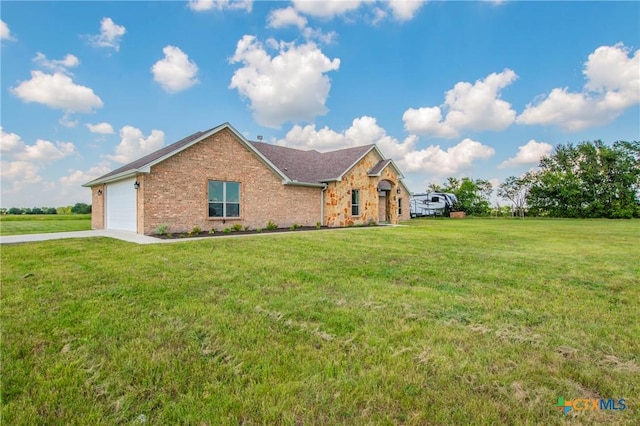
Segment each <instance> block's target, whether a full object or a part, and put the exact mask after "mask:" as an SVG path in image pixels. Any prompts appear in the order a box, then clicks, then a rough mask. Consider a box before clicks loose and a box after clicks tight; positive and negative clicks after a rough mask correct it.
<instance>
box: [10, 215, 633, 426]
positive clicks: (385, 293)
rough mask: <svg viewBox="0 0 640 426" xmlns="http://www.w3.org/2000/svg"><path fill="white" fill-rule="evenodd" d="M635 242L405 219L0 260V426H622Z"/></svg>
mask: <svg viewBox="0 0 640 426" xmlns="http://www.w3.org/2000/svg"><path fill="white" fill-rule="evenodd" d="M3 226H4V225H3ZM639 237H640V227H639V222H638V221H611V220H589V221H576V220H488V219H487V220H478V219H475V220H474V219H468V220H447V219H440V220H433V219H424V220H423V219H416V220H413V221H411V222H410V225H409V226H403V227H393V228H390V227H374V228H353V229H345V230H338V231H327V232H310V233H290V234H274V235H271V236H261V237H247V238H237V239H228V238H212V239H205V240H198V241H189V242H183V243H180V244H159V245H147V246H139V245H135V244H129V243H125V242H122V241H117V240H112V239H108V238H94V239H86V240H59V241H47V242H41V243H29V244H21V245H9V246H3V247H2V250H1V260H2V265H1V266H2V268H1V277H2V309H1V316H0V320H1V331H2V345H1V355H2V390H1V391H2V392H1V397H2V412H1V414H2V423H3V424H135V423H138V424H141V423H143V422H146V423H148V424H154V425H156V424H157V425H165V424H195V425H220V424H234V425H235V424H327V425H329V424H348V425H353V424H411V425H424V424H434V425H440V424H452V425H454V424H455V425H461V424H518V425H519V424H545V425H549V424H551V425H553V424H558V425H560V424H565V423H566V421H569V422H570V423H572V424H605V423H606V424H629V425H632V424H638V423H640V415H639V412H638V401H639V400H638V395H640V346H639V345H638V341H639V340H640V322H639V321H638V314H639V310H638V309H639V308H638V307H639V306H640V285H639V284H640V279H639V277H640V262H638V259H640V244H638V241H639ZM559 397H564V398H565V400H572V399H576V398H588V399H596V398H597V399H599V398H604V399H609V398H611V399H615V400H616V401H617V400H619V399H620V398H624V399H625V401H626V406H627V409H626V410H624V411H598V412H594V411H578V410H572V411H570V412H569V413H568V414H566V415H565V414H562V413H561V412H560V411H559V410H558V409H557V408H556V407H554V405H555V404H557V401H558V398H559Z"/></svg>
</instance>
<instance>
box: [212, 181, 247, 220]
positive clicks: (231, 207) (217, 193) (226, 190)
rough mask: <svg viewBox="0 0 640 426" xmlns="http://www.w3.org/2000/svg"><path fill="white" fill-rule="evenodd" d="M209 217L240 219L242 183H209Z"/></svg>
mask: <svg viewBox="0 0 640 426" xmlns="http://www.w3.org/2000/svg"><path fill="white" fill-rule="evenodd" d="M209 217H220V218H227V217H240V182H223V181H218V180H210V181H209Z"/></svg>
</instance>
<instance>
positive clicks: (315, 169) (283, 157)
mask: <svg viewBox="0 0 640 426" xmlns="http://www.w3.org/2000/svg"><path fill="white" fill-rule="evenodd" d="M225 128H227V129H229V130H230V131H231V132H233V133H234V134H235V135H236V136H237V137H238V139H239V140H240V142H241V143H242V144H243V145H245V146H246V147H247V149H249V150H250V151H252V152H253V153H254V154H256V156H258V158H260V159H261V160H262V161H263V162H264V163H265V164H266V165H267V166H268V167H269V168H271V169H272V170H273V171H274V173H276V174H277V175H279V176H280V177H281V178H282V180H283V183H284V184H290V185H310V186H322V184H323V183H324V182H330V181H339V180H341V179H342V176H343V175H344V174H345V173H346V172H348V171H349V170H350V169H351V168H352V167H353V166H354V165H355V164H356V163H357V162H358V161H360V160H361V159H362V158H363V157H364V156H365V155H367V154H368V153H369V152H370V151H372V150H375V151H376V152H378V154H379V155H380V157H381V158H382V157H383V156H382V153H381V152H380V151H379V150H378V148H377V147H376V146H375V145H363V146H357V147H353V148H346V149H340V150H337V151H330V152H324V153H321V152H318V151H316V150H311V151H303V150H300V149H294V148H286V147H283V146H278V145H271V144H268V143H264V142H251V141H248V140H246V139H245V138H244V137H243V136H242V135H241V134H240V133H239V132H238V131H237V130H235V129H234V128H233V127H232V126H231V125H230V124H229V123H224V124H222V125H220V126H217V127H213V128H211V129H209V130H205V131H202V132H196V133H194V134H192V135H189V136H187V137H186V138H184V139H181V140H179V141H177V142H175V143H172V144H171V145H167V146H165V147H164V148H161V149H159V150H157V151H155V152H152V153H151V154H148V155H145V156H144V157H142V158H139V159H137V160H135V161H133V162H131V163H129V164H126V165H124V166H122V167H120V168H118V169H115V170H113V171H111V172H109V173H107V174H105V175H103V176H101V177H99V178H97V179H94V180H92V181H91V182H88V183H86V184H84V185H83V186H85V187H91V186H94V185H99V184H103V183H108V182H113V181H117V180H120V179H124V178H127V177H131V176H135V175H137V174H139V173H149V172H150V171H151V166H153V165H155V164H158V163H159V162H161V161H163V160H165V159H167V158H169V157H171V156H173V155H175V154H177V153H178V152H180V151H183V150H185V149H187V148H189V147H190V146H192V145H195V144H196V143H198V142H200V141H202V140H204V139H205V138H207V137H209V136H211V135H212V134H215V133H217V132H219V131H221V130H223V129H225ZM389 164H393V166H394V168H395V169H396V170H397V172H398V174H399V176H400V177H402V173H400V170H398V168H397V167H396V166H395V164H394V163H393V161H392V160H381V161H380V162H379V163H378V164H376V166H374V167H373V168H372V169H371V170H370V171H369V175H370V176H380V173H381V172H382V170H384V168H385V167H387V166H388V165H389Z"/></svg>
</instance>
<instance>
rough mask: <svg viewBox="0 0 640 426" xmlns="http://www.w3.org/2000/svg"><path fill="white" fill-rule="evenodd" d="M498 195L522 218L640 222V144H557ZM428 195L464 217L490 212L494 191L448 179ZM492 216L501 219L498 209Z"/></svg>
mask: <svg viewBox="0 0 640 426" xmlns="http://www.w3.org/2000/svg"><path fill="white" fill-rule="evenodd" d="M497 189H498V196H499V197H501V198H502V199H504V200H508V201H509V202H511V203H512V205H513V207H512V208H513V211H515V213H516V214H517V215H518V216H521V217H524V216H525V214H526V215H530V216H547V217H566V218H612V219H615V218H633V217H640V142H638V141H633V142H626V141H618V142H615V143H614V144H613V145H611V146H609V145H606V144H605V143H603V142H602V141H600V140H596V141H585V142H581V143H579V144H577V145H573V144H566V145H563V144H560V145H558V146H556V147H555V148H554V150H553V152H552V153H551V154H550V155H548V156H546V157H543V158H542V159H541V160H540V164H539V166H538V169H537V170H536V171H531V172H528V173H526V174H524V175H523V176H520V177H518V176H510V177H508V178H507V179H506V180H505V181H504V182H503V183H502V184H500V185H499V186H498V188H497ZM427 190H428V191H442V192H450V193H453V194H455V195H456V197H458V206H457V209H458V210H461V211H464V212H466V213H467V214H469V215H474V216H487V215H489V214H491V212H492V208H491V207H490V202H489V198H490V196H491V193H492V192H493V187H492V185H491V183H489V182H488V181H486V180H481V179H479V180H472V179H470V178H467V177H465V178H462V179H456V178H448V179H447V182H446V183H444V184H443V185H437V184H436V185H430V186H429V188H428V189H427ZM493 210H494V211H496V212H502V213H504V208H503V207H502V208H501V207H500V206H498V208H497V210H496V209H493Z"/></svg>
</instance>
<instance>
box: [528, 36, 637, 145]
mask: <svg viewBox="0 0 640 426" xmlns="http://www.w3.org/2000/svg"><path fill="white" fill-rule="evenodd" d="M639 69H640V50H636V51H635V52H633V53H632V52H631V50H630V49H629V48H627V47H625V46H624V45H623V44H621V43H618V44H616V45H615V46H600V47H598V48H597V49H596V50H595V51H594V52H593V53H592V54H590V55H589V58H588V59H587V62H586V63H585V68H584V71H583V74H584V75H585V78H586V83H585V85H584V88H583V90H582V92H580V93H575V92H570V91H569V90H568V89H567V88H566V87H565V88H555V89H553V90H552V91H551V93H549V95H548V96H547V97H546V98H545V97H543V98H542V100H541V101H539V102H537V103H531V104H528V105H527V107H526V109H525V110H524V111H523V112H522V114H520V115H519V116H518V118H517V123H519V124H530V125H531V124H540V125H554V126H558V127H560V128H561V129H563V130H565V131H570V132H575V131H580V130H583V129H586V128H589V127H594V126H599V125H603V124H607V123H610V122H612V121H613V120H615V119H616V118H617V117H618V116H619V115H620V114H622V112H623V111H624V110H625V109H627V108H629V107H631V106H633V105H636V104H638V103H640V73H639V72H638V70H639Z"/></svg>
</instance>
